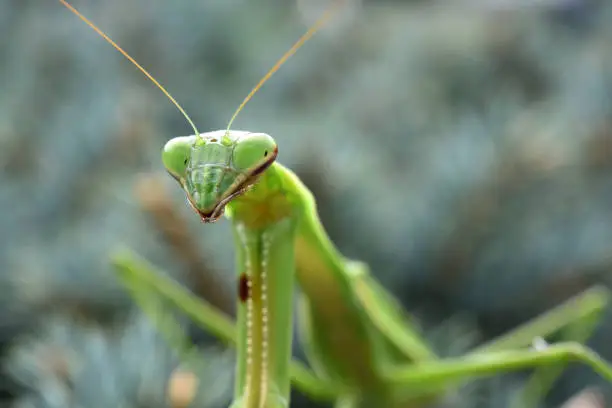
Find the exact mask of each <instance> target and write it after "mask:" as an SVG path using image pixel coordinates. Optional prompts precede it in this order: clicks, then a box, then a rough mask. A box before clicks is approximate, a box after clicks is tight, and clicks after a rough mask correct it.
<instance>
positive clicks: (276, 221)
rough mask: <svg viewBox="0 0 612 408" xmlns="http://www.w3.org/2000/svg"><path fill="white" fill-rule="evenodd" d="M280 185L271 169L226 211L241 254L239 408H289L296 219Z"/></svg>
mask: <svg viewBox="0 0 612 408" xmlns="http://www.w3.org/2000/svg"><path fill="white" fill-rule="evenodd" d="M278 182H279V180H278V179H277V176H276V173H275V171H274V168H270V169H269V170H267V171H266V172H264V174H262V176H261V178H260V180H259V182H258V184H257V185H256V186H255V187H254V188H253V189H252V190H251V191H249V192H248V193H246V194H245V195H244V196H243V197H240V198H239V199H236V200H235V201H233V202H232V203H231V205H230V206H228V213H231V219H232V225H233V230H234V237H235V242H236V248H237V258H236V265H237V274H238V292H239V304H238V335H239V340H238V370H237V372H238V378H237V379H236V389H235V397H236V401H239V405H238V406H240V407H241V408H275V407H288V406H289V393H290V376H289V362H290V359H291V346H292V337H293V336H292V331H293V330H292V329H293V300H292V291H293V285H294V276H295V256H294V242H295V231H296V225H297V219H296V218H295V217H293V216H291V214H292V208H291V206H290V204H289V203H288V202H287V201H286V200H285V199H284V197H282V191H280V190H279V189H278V188H276V187H278ZM270 187H274V188H270ZM281 198H282V199H281ZM262 199H263V200H262Z"/></svg>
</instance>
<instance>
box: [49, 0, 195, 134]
mask: <svg viewBox="0 0 612 408" xmlns="http://www.w3.org/2000/svg"><path fill="white" fill-rule="evenodd" d="M59 2H60V3H62V4H63V5H64V6H66V8H67V9H68V10H70V11H71V12H73V13H74V14H76V16H77V17H79V18H80V19H81V20H83V21H84V22H85V23H86V24H87V25H88V26H90V27H91V28H93V30H94V31H95V32H96V33H98V34H100V36H101V37H102V38H104V39H105V40H106V41H107V42H108V43H109V44H110V45H112V46H113V47H115V49H116V50H117V51H119V52H120V53H121V54H123V56H124V57H125V58H127V59H128V60H129V61H130V62H131V63H132V64H134V65H136V68H138V69H139V70H140V71H142V73H143V74H145V75H146V77H147V78H149V79H150V80H151V82H153V83H154V84H155V85H156V86H157V87H158V88H159V89H160V90H161V91H162V92H163V93H164V95H166V96H167V97H168V99H170V101H171V102H172V103H173V104H174V106H176V107H177V108H178V110H179V111H180V112H181V113H182V114H183V116H184V117H185V119H187V122H189V125H190V126H191V127H192V128H193V131H194V132H195V134H196V137H198V138H199V137H200V132H198V128H197V127H196V125H195V124H194V123H193V121H192V120H191V118H190V117H189V115H187V112H185V110H184V109H183V108H182V107H181V105H180V104H179V103H178V102H177V101H176V99H174V98H173V97H172V95H170V92H168V91H166V88H164V87H163V86H162V84H160V83H159V82H158V81H157V80H156V79H155V78H153V75H151V74H149V72H148V71H147V70H146V69H144V68H143V67H142V66H141V65H140V64H139V63H138V62H136V60H135V59H134V58H132V57H131V56H130V54H128V53H127V52H126V51H124V50H123V48H121V47H120V46H119V45H118V44H116V43H115V42H114V41H113V40H111V39H110V37H109V36H108V35H106V34H105V33H104V31H102V30H101V29H99V28H98V27H97V26H96V25H95V24H94V23H92V22H91V21H89V20H88V19H87V17H85V16H84V15H82V14H81V13H80V12H79V11H78V10H77V9H75V8H74V7H73V6H72V5H71V4H70V3H68V2H67V1H66V0H59Z"/></svg>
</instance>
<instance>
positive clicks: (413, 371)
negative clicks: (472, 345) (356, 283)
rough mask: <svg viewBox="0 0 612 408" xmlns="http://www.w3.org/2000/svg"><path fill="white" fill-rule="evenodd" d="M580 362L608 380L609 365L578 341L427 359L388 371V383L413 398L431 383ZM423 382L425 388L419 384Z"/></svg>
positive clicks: (611, 372)
mask: <svg viewBox="0 0 612 408" xmlns="http://www.w3.org/2000/svg"><path fill="white" fill-rule="evenodd" d="M568 362H581V363H584V364H587V365H588V366H590V367H591V368H593V370H595V371H596V372H597V373H598V374H600V375H601V376H602V377H603V378H604V379H606V380H607V381H610V382H612V366H610V365H609V364H608V363H607V362H606V361H605V360H603V359H602V358H601V357H600V356H599V355H598V354H596V353H595V352H593V351H592V350H590V349H589V348H587V347H585V346H583V345H581V344H578V343H559V344H555V345H551V346H549V347H547V348H545V349H543V350H529V349H526V350H509V351H495V352H484V353H478V354H469V355H466V356H464V357H458V358H451V359H445V360H439V361H427V362H421V363H417V364H412V365H409V366H406V367H399V368H396V369H392V370H389V371H388V372H387V374H386V376H387V379H388V381H389V382H390V383H392V384H394V385H395V386H396V387H397V392H398V394H399V395H402V394H403V395H404V397H405V398H413V397H415V396H418V395H420V394H421V393H423V392H431V390H432V388H433V387H434V386H440V387H449V386H452V385H453V384H458V383H461V382H463V381H466V380H469V379H474V378H477V377H486V376H492V375H496V374H499V373H504V372H510V371H518V370H522V369H527V368H536V367H541V366H545V365H549V364H559V363H568ZM424 384H426V385H427V387H423V385H424Z"/></svg>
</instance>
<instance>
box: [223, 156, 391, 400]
mask: <svg viewBox="0 0 612 408" xmlns="http://www.w3.org/2000/svg"><path fill="white" fill-rule="evenodd" d="M228 215H229V216H230V217H231V219H232V222H233V223H234V224H236V223H237V222H239V221H238V220H245V219H248V220H249V221H251V222H253V223H254V224H255V225H253V226H252V227H253V228H255V229H256V228H263V227H262V226H261V225H263V224H275V223H278V222H279V220H276V218H277V217H280V218H279V219H282V220H288V219H292V220H294V221H295V224H296V227H297V231H296V234H294V236H293V240H291V241H289V243H291V244H292V245H293V246H294V249H292V252H293V253H294V254H295V258H294V260H293V263H294V264H293V265H291V264H289V263H287V264H285V265H284V267H285V268H287V269H293V268H297V280H298V283H299V286H300V288H301V290H302V292H303V293H302V294H301V296H300V299H299V300H300V303H299V306H300V317H301V319H303V322H304V323H305V324H302V330H304V332H303V334H304V338H305V341H304V346H305V348H306V350H307V352H308V353H309V358H310V361H311V362H312V363H314V365H315V369H316V370H317V372H318V373H319V374H320V375H321V376H322V377H323V378H325V377H328V378H330V379H332V380H333V381H334V383H336V384H342V385H343V386H344V387H346V388H347V390H351V391H355V390H362V391H363V392H366V393H368V392H375V393H377V394H378V393H384V392H385V390H384V388H385V387H384V381H383V379H382V376H381V375H380V372H379V366H380V363H381V361H384V360H385V355H386V353H385V349H384V347H383V341H382V337H381V336H380V334H379V333H378V332H377V331H376V330H375V329H374V327H372V325H371V324H369V323H368V319H367V318H366V316H365V314H364V313H363V312H362V310H361V308H360V306H359V303H358V301H357V299H355V296H354V294H353V292H352V291H351V284H350V281H349V279H350V274H349V273H348V272H349V271H348V269H347V267H348V264H347V263H346V262H345V261H344V259H343V258H342V257H341V255H340V254H339V253H338V252H337V250H336V248H335V247H334V246H333V244H332V243H331V241H330V240H329V238H328V237H327V235H326V234H325V231H324V230H323V228H322V226H321V224H320V222H319V219H318V217H317V213H316V209H315V201H314V198H313V197H312V195H311V194H310V192H309V190H308V189H307V188H306V187H305V186H304V185H303V184H302V182H301V181H300V180H299V179H298V178H297V177H296V176H295V175H294V174H293V173H292V172H291V171H290V170H289V169H287V168H286V167H283V166H282V165H280V164H278V163H274V164H272V165H271V166H270V168H268V169H267V170H266V171H265V172H264V173H263V174H262V175H261V177H260V179H259V181H258V182H257V184H255V185H254V187H253V188H252V189H251V190H250V191H248V192H246V193H245V194H244V195H243V196H241V197H240V198H236V199H235V200H234V201H233V202H232V203H231V204H230V205H229V206H228ZM257 224H260V225H257ZM234 229H236V225H235V227H234ZM236 244H237V245H236V248H237V249H238V248H241V247H244V245H243V242H241V241H240V240H239V239H237V242H236ZM242 251H243V250H242V249H239V252H242ZM288 252H289V251H287V253H288ZM241 264H242V263H239V265H241ZM287 273H289V271H288V272H287ZM278 288H279V289H278V290H279V291H281V292H283V291H284V292H288V294H289V295H290V297H292V296H291V293H290V292H292V291H293V288H292V286H291V285H285V286H279V287H278ZM279 324H281V323H279ZM282 324H284V322H283V323H282ZM315 327H316V330H310V328H315ZM356 356H359V357H358V358H356Z"/></svg>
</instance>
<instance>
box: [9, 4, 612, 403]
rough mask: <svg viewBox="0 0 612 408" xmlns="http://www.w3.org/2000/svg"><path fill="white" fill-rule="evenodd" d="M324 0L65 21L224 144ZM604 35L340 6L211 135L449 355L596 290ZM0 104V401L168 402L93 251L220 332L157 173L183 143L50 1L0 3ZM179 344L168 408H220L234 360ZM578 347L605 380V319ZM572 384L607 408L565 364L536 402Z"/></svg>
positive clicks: (605, 13)
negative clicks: (247, 133) (243, 148)
mask: <svg viewBox="0 0 612 408" xmlns="http://www.w3.org/2000/svg"><path fill="white" fill-rule="evenodd" d="M325 3H326V2H325V1H307V0H303V1H296V0H250V1H247V0H182V1H180V2H172V1H169V0H147V1H145V0H107V1H104V2H98V1H93V0H74V1H73V4H74V5H75V6H76V7H77V8H78V9H79V10H80V11H81V12H82V13H84V14H85V15H86V16H88V17H89V18H91V19H92V20H93V21H94V22H95V23H96V24H98V25H99V26H100V27H101V28H102V29H103V30H104V31H106V32H107V34H109V35H110V37H111V38H113V39H114V40H115V41H116V42H118V43H119V44H120V45H122V46H123V47H124V48H125V49H126V50H127V51H128V52H129V53H131V55H132V56H133V57H134V58H135V59H136V60H137V61H138V62H139V63H141V64H142V65H143V66H144V67H146V68H147V69H148V70H149V71H150V72H151V73H152V74H153V76H155V77H156V78H157V79H158V80H159V81H160V82H161V83H162V84H164V85H165V86H166V87H167V89H168V90H169V91H170V92H171V93H172V95H173V96H174V97H175V98H176V99H177V100H178V101H179V102H180V103H181V104H182V105H183V107H184V108H185V109H186V111H187V112H188V113H189V114H190V115H191V117H192V118H193V120H194V121H195V123H196V124H197V126H198V127H199V130H200V131H202V132H203V131H208V130H216V129H221V128H224V127H225V126H226V124H227V121H228V119H229V118H230V116H231V115H232V113H233V112H234V110H235V108H236V107H237V106H238V104H239V103H240V101H242V99H243V98H244V96H245V95H246V94H247V93H248V91H249V90H250V89H251V88H252V87H253V85H254V84H255V83H256V82H257V81H258V80H259V78H261V76H262V75H263V74H264V73H265V72H266V71H267V70H268V68H270V67H271V66H272V65H273V63H274V62H275V61H276V60H277V58H278V57H279V56H280V55H281V54H282V53H283V52H284V51H286V50H287V49H288V48H289V47H290V46H291V45H292V44H293V42H294V41H295V40H296V39H297V38H298V37H299V36H300V35H301V34H302V33H303V32H304V31H305V30H306V28H307V26H308V25H309V24H311V23H312V22H313V21H314V18H315V17H316V16H317V15H318V14H319V13H320V12H322V11H323V9H324V6H325ZM611 22H612V2H609V1H605V0H601V1H598V0H592V1H589V0H529V1H528V0H514V1H504V0H453V1H452V2H450V1H447V2H445V1H442V0H438V1H436V0H429V1H428V0H421V1H408V0H403V1H402V0H395V1H392V0H386V1H385V0H371V1H366V0H363V1H361V2H360V3H356V2H354V3H350V4H349V5H348V6H347V7H346V9H345V10H344V11H343V12H341V13H340V14H339V15H338V16H337V17H336V19H335V20H334V21H333V22H332V24H331V25H330V26H329V27H327V28H326V29H324V30H323V31H321V32H320V33H319V34H318V35H317V36H315V37H314V39H313V40H312V41H310V42H309V43H308V44H307V45H306V46H305V47H304V48H302V49H301V50H300V51H299V52H298V53H297V54H296V55H295V56H294V57H293V58H292V59H291V60H290V61H289V62H288V63H287V64H286V65H285V66H284V67H283V68H282V69H281V70H280V71H279V72H278V73H277V74H276V75H275V76H274V77H273V78H272V80H270V81H269V82H268V83H267V84H266V85H265V86H264V87H263V89H262V90H261V91H260V92H259V93H258V94H257V95H256V96H255V98H254V99H253V101H252V102H251V103H250V104H249V105H247V107H246V108H245V110H244V111H243V112H242V113H241V115H240V116H239V117H238V119H237V121H236V122H235V125H234V128H235V129H244V130H251V131H263V132H266V133H269V134H270V135H272V136H273V137H274V138H276V140H277V141H278V144H279V149H280V152H279V161H280V162H281V163H283V164H285V165H287V166H289V167H290V168H292V169H294V170H295V171H296V172H297V173H298V175H299V176H301V177H302V178H303V180H304V181H305V183H306V184H307V185H308V186H309V187H310V188H311V189H312V191H313V192H314V194H315V195H316V197H317V200H318V205H319V210H320V215H321V218H322V220H323V223H324V225H325V226H326V228H327V230H328V232H329V234H330V236H331V237H332V239H333V240H334V242H335V243H336V244H337V246H338V247H339V248H340V250H341V251H342V252H343V253H344V254H346V255H347V256H348V257H353V258H356V259H361V260H363V261H366V262H368V263H369V264H370V266H371V268H372V271H373V273H374V274H375V275H376V276H377V277H378V278H379V279H380V280H381V282H382V283H383V284H384V285H385V286H386V287H388V288H390V290H392V291H393V293H394V294H396V295H397V296H398V297H399V298H400V299H401V301H402V303H403V304H404V305H405V306H406V308H407V309H408V310H410V311H411V312H413V313H415V314H416V316H417V317H418V318H419V321H420V323H421V325H422V326H423V328H424V330H425V333H426V336H427V337H428V338H429V339H430V340H431V342H432V343H433V344H434V345H435V347H436V349H437V350H438V351H439V353H440V354H442V355H458V354H460V353H462V352H463V351H465V350H467V349H468V348H470V347H472V346H474V345H476V344H478V343H480V342H482V341H485V340H487V339H490V338H492V337H494V336H495V335H498V334H500V333H502V332H504V331H506V330H509V329H511V328H513V327H515V326H516V325H518V324H520V323H521V322H523V321H525V320H527V319H529V318H531V317H533V316H535V315H537V314H538V313H541V312H544V311H545V310H547V309H549V308H551V307H553V306H554V305H556V304H558V303H560V302H562V301H563V300H565V299H567V298H569V297H571V296H572V295H575V294H577V293H579V292H580V291H582V290H585V289H586V288H588V287H590V286H591V285H593V284H596V283H603V284H605V285H609V284H610V281H611V277H612V269H611V268H612V228H611V227H612V213H611V210H610V209H611V208H612V24H611ZM0 90H1V91H0V166H1V172H0V231H1V235H0V363H1V367H2V371H1V374H0V375H1V376H0V406H7V407H22V408H25V407H45V408H46V407H49V408H60V407H86V408H97V407H100V408H102V407H104V408H106V407H166V406H169V405H168V403H167V399H168V398H167V394H166V388H167V381H168V378H169V376H170V374H171V372H172V370H173V369H174V368H175V367H176V366H177V364H178V361H177V356H176V355H175V354H174V353H173V351H172V350H171V349H170V348H169V347H168V346H167V345H166V344H165V343H164V341H163V339H161V338H160V337H159V336H158V335H157V334H156V332H155V330H154V329H153V328H152V327H151V325H150V323H149V322H148V320H146V318H144V317H143V316H142V315H141V314H140V313H139V311H138V310H137V309H136V308H135V307H134V304H133V303H132V301H131V300H130V298H129V296H128V295H127V294H126V292H125V291H124V290H123V289H122V288H121V286H120V285H119V284H118V282H117V281H116V279H115V277H114V275H113V270H112V268H111V267H110V265H109V252H110V251H111V250H113V249H115V248H117V247H121V246H128V247H129V248H131V249H133V250H135V251H137V252H138V253H139V254H140V255H142V256H143V257H145V258H146V259H147V260H149V261H150V262H152V263H153V264H155V265H156V266H158V267H159V268H160V269H161V270H163V271H164V272H165V273H167V274H168V275H170V276H172V277H173V278H175V279H177V280H179V281H181V282H182V283H183V284H184V285H185V286H187V287H189V288H190V289H191V290H193V291H194V292H195V293H197V294H198V295H200V296H202V297H204V298H207V299H209V300H210V301H211V302H213V303H214V304H216V305H218V306H219V307H221V308H223V309H224V310H226V311H228V312H230V313H231V312H232V310H233V304H234V299H235V293H234V291H235V281H234V271H233V245H232V244H233V242H232V238H231V233H230V229H229V223H228V222H227V221H225V220H224V221H222V222H219V223H216V224H213V225H206V226H204V225H202V224H201V222H200V221H199V219H198V217H197V216H196V215H195V214H193V212H192V211H191V210H190V209H189V208H188V206H187V205H186V203H185V198H184V195H183V193H182V192H181V191H180V189H179V187H178V185H176V184H175V182H174V180H172V179H171V178H170V177H169V176H167V175H166V173H165V171H164V169H163V167H162V163H161V159H160V152H161V148H162V146H163V144H164V143H165V142H166V141H167V140H169V139H170V138H172V137H174V136H180V135H186V134H191V133H192V130H191V128H190V127H189V126H188V124H187V123H186V121H185V120H184V118H183V117H182V116H181V115H180V113H179V112H178V111H177V110H176V109H175V108H174V107H173V106H172V104H171V103H170V102H169V101H168V99H166V98H165V97H164V96H163V95H162V94H161V93H160V92H159V90H158V89H157V88H155V87H154V86H153V84H151V83H150V82H149V81H148V80H147V79H146V78H145V77H144V76H143V75H142V74H141V73H140V72H139V71H138V70H137V69H136V68H135V67H133V66H132V65H131V64H130V63H129V62H128V61H127V60H125V59H124V58H123V57H122V56H121V55H120V54H119V53H118V52H116V51H115V50H113V48H112V47H111V46H110V45H109V44H107V43H106V42H104V41H103V40H102V39H101V38H100V37H99V36H98V35H97V34H95V33H94V32H93V31H92V30H91V29H90V28H89V27H87V26H86V25H85V24H84V23H83V22H82V21H81V20H79V19H78V18H77V17H76V16H74V15H73V14H71V13H70V12H69V11H68V10H66V9H65V8H64V7H63V6H62V5H61V4H60V3H59V2H55V1H44V2H41V1H33V0H4V1H3V2H2V4H1V5H0ZM192 333H193V337H194V341H196V342H197V343H198V344H199V346H200V348H201V351H202V357H201V358H202V361H203V363H204V364H202V369H201V372H198V373H197V376H198V378H199V385H198V393H197V396H196V401H195V402H194V405H193V406H199V407H225V406H227V404H228V401H229V399H230V397H231V394H232V381H233V377H232V371H233V368H234V356H233V353H232V351H231V350H227V349H225V348H224V347H223V346H222V345H220V344H219V343H217V342H216V341H215V339H213V338H212V337H210V336H208V335H206V334H205V333H203V332H201V331H197V330H195V329H192ZM589 344H590V345H591V346H592V347H594V348H595V349H596V350H597V351H598V352H600V353H601V354H602V355H603V356H604V357H605V358H607V359H609V360H612V310H611V311H610V312H607V313H605V315H604V316H603V318H602V322H601V324H600V325H599V326H598V329H597V330H596V332H595V334H594V335H593V337H592V338H591V340H590V342H589ZM295 352H296V355H297V356H301V355H302V354H301V350H300V348H299V346H298V345H296V350H295ZM526 378H527V377H526V376H525V375H523V374H515V375H506V376H500V377H496V378H494V379H492V380H488V381H481V382H478V383H476V384H474V385H470V386H469V387H466V388H465V389H462V390H461V392H460V396H459V397H458V398H455V399H453V400H452V401H451V402H450V403H449V404H448V405H447V406H453V407H505V406H507V403H508V401H510V397H511V396H512V395H513V394H514V393H515V392H516V391H517V390H519V389H520V387H521V386H522V385H523V384H524V381H525V379H526ZM591 386H595V387H598V389H599V390H600V391H601V392H602V393H604V394H606V393H607V394H608V397H612V392H611V387H610V385H609V384H606V383H604V382H603V381H602V380H600V378H599V377H598V376H597V375H596V374H594V373H593V372H592V371H591V370H590V369H587V368H584V367H582V366H578V365H576V366H572V367H571V369H570V370H568V371H567V372H566V374H565V375H564V376H563V378H562V379H561V380H560V381H559V382H558V383H557V385H556V387H555V389H554V390H553V392H551V394H550V395H549V397H548V398H547V400H546V401H543V402H542V406H559V405H560V404H561V403H563V402H564V401H566V400H567V399H569V398H570V397H571V396H573V395H575V394H576V393H577V392H579V391H581V390H583V389H585V388H586V387H591ZM609 403H610V404H612V399H610V400H609ZM292 406H296V407H314V406H324V405H320V404H319V405H316V404H315V403H314V402H311V401H309V400H308V399H307V398H305V397H304V396H301V395H299V394H296V395H295V399H294V404H293V405H292ZM593 406H595V405H593ZM602 406H603V405H602Z"/></svg>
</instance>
